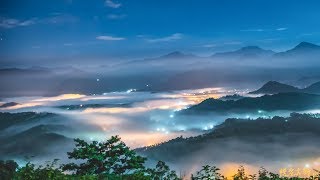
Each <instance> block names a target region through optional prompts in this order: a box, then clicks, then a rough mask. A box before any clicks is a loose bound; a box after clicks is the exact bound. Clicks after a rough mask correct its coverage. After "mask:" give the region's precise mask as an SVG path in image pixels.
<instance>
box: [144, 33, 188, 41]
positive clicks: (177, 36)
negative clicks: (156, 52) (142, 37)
mask: <svg viewBox="0 0 320 180" xmlns="http://www.w3.org/2000/svg"><path fill="white" fill-rule="evenodd" d="M182 38H183V34H181V33H175V34H172V35H170V36H166V37H162V38H155V39H147V41H148V42H152V43H156V42H169V41H175V40H179V39H182Z"/></svg>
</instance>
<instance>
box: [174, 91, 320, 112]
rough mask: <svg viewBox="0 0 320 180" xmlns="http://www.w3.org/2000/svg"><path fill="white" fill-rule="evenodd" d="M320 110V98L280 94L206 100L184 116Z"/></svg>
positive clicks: (188, 110)
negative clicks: (226, 99) (260, 111)
mask: <svg viewBox="0 0 320 180" xmlns="http://www.w3.org/2000/svg"><path fill="white" fill-rule="evenodd" d="M318 108H320V96H319V95H314V94H306V93H294V92H292V93H279V94H275V95H264V96H261V97H256V98H252V97H246V98H242V99H239V100H237V101H222V100H218V99H213V98H210V99H206V100H204V101H202V102H201V103H200V104H197V105H194V106H191V107H190V108H188V109H185V110H182V111H181V112H180V113H182V114H194V113H208V112H216V113H225V112H240V113H241V112H246V113H247V112H257V111H259V110H264V111H277V110H291V111H302V110H309V109H318Z"/></svg>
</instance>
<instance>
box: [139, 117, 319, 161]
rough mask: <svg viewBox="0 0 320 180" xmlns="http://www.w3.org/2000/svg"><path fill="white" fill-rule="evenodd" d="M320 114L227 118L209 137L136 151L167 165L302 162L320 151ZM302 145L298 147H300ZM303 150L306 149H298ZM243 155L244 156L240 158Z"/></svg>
mask: <svg viewBox="0 0 320 180" xmlns="http://www.w3.org/2000/svg"><path fill="white" fill-rule="evenodd" d="M319 132H320V115H319V114H318V115H308V114H297V113H292V114H291V116H290V117H273V118H271V119H262V118H259V119H255V120H249V119H227V120H225V122H224V123H222V124H220V125H218V126H216V127H215V128H214V130H213V131H211V132H208V133H207V134H204V135H200V136H196V137H190V138H183V137H179V138H176V139H173V140H170V141H168V142H165V143H161V144H159V145H155V146H150V147H144V148H140V149H137V151H138V152H139V153H141V154H143V155H146V156H147V157H148V158H152V159H164V160H165V161H168V162H175V163H181V164H183V163H186V165H185V166H187V167H188V165H187V162H189V161H192V160H197V161H200V162H215V163H219V162H242V163H255V162H256V161H259V159H260V160H261V157H259V154H260V152H263V157H264V158H267V159H268V160H270V161H271V162H272V160H275V159H277V160H280V161H281V160H284V159H290V158H291V157H296V158H297V159H299V157H301V156H302V155H304V157H309V156H312V155H313V154H314V153H319V151H318V150H317V151H313V150H312V148H319V147H320V142H319V141H317V140H316V139H318V138H320V133H319ZM297 145H299V146H297ZM299 147H304V148H299ZM239 152H241V156H239Z"/></svg>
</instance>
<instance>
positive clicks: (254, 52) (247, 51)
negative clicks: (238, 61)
mask: <svg viewBox="0 0 320 180" xmlns="http://www.w3.org/2000/svg"><path fill="white" fill-rule="evenodd" d="M273 54H275V52H273V51H271V50H265V49H262V48H260V47H258V46H246V47H243V48H241V49H239V50H236V51H231V52H224V53H216V54H214V55H212V56H211V57H212V58H259V57H268V56H271V55H273Z"/></svg>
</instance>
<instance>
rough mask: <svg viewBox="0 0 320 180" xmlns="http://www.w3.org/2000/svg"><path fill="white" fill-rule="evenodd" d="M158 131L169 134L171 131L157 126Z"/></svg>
mask: <svg viewBox="0 0 320 180" xmlns="http://www.w3.org/2000/svg"><path fill="white" fill-rule="evenodd" d="M157 131H158V132H163V133H165V134H169V131H167V130H166V129H165V128H157Z"/></svg>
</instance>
